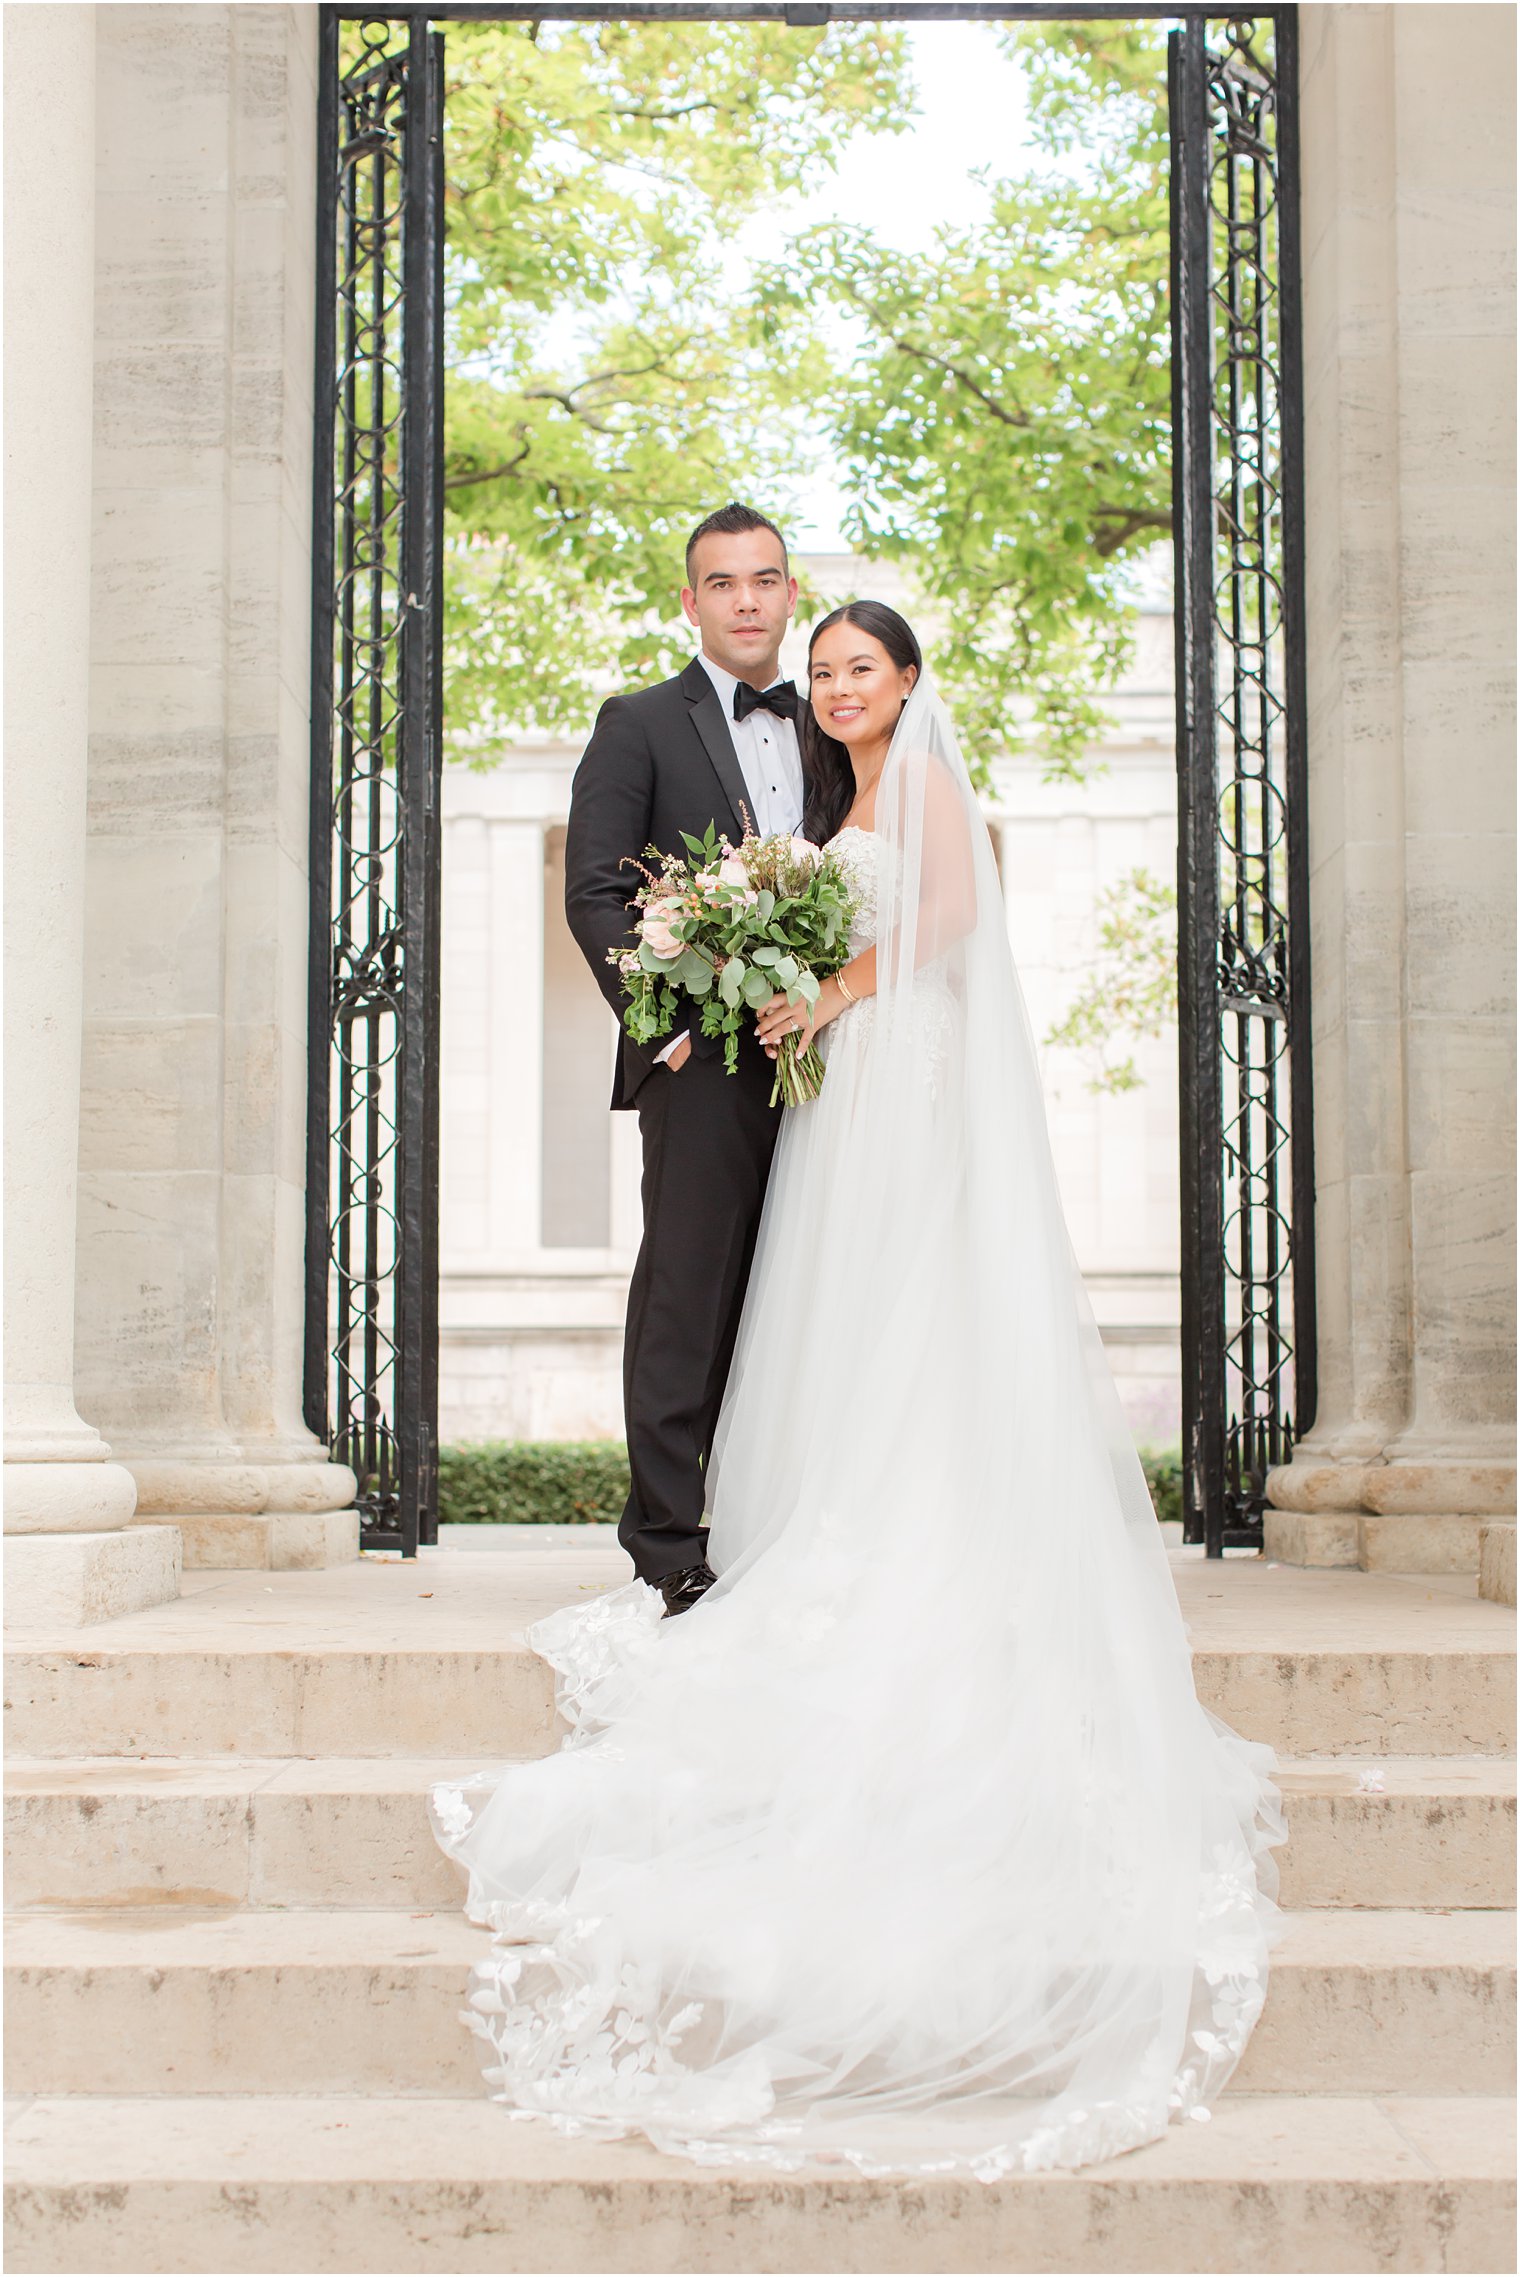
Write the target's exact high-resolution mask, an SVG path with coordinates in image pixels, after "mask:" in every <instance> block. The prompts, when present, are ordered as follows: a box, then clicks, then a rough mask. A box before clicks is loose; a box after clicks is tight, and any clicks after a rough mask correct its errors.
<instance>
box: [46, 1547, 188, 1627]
mask: <svg viewBox="0 0 1520 2277" xmlns="http://www.w3.org/2000/svg"><path fill="white" fill-rule="evenodd" d="M179 1577H180V1539H179V1528H178V1527H177V1526H124V1527H121V1528H119V1529H117V1530H114V1531H113V1532H111V1533H107V1534H83V1533H78V1534H7V1535H6V1537H5V1626H6V1629H7V1631H12V1630H29V1629H57V1628H64V1629H77V1628H86V1627H88V1626H90V1625H91V1624H92V1623H94V1622H97V1621H119V1620H120V1619H121V1617H122V1615H123V1614H125V1613H141V1612H142V1611H144V1609H145V1608H146V1607H147V1606H149V1605H166V1604H168V1603H169V1602H170V1601H171V1599H173V1598H176V1597H178V1595H179Z"/></svg>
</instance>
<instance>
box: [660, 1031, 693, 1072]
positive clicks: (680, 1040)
mask: <svg viewBox="0 0 1520 2277" xmlns="http://www.w3.org/2000/svg"><path fill="white" fill-rule="evenodd" d="M690 1034H691V1030H690V1028H683V1029H682V1030H681V1033H680V1034H679V1035H678V1036H672V1037H671V1039H670V1041H669V1043H668V1044H667V1045H666V1046H665V1049H664V1050H663V1051H660V1052H656V1053H655V1055H654V1064H655V1066H656V1067H663V1066H664V1064H665V1062H666V1060H668V1059H669V1057H670V1055H671V1053H672V1052H673V1051H674V1050H675V1048H676V1046H677V1044H684V1043H685V1041H686V1039H687V1037H688V1036H689V1035H690Z"/></svg>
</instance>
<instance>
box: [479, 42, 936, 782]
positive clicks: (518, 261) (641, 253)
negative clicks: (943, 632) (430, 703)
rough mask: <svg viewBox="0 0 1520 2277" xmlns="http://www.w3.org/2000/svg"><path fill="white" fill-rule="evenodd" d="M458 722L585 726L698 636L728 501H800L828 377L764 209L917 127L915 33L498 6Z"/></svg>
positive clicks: (482, 181) (482, 98) (486, 154)
mask: <svg viewBox="0 0 1520 2277" xmlns="http://www.w3.org/2000/svg"><path fill="white" fill-rule="evenodd" d="M447 57H448V73H449V80H448V87H447V96H446V101H447V120H448V136H447V153H446V166H447V188H446V199H447V214H448V231H449V237H448V295H447V297H448V304H449V313H448V343H447V359H448V365H449V386H448V403H447V415H446V444H445V449H446V473H445V482H446V490H445V508H446V515H447V539H448V577H447V595H446V625H445V638H446V642H447V651H448V673H449V683H448V684H449V725H450V729H451V731H452V732H453V733H455V734H457V735H460V736H462V737H463V738H464V739H465V740H466V742H467V743H468V741H469V740H471V739H472V738H473V737H475V736H477V735H479V734H481V733H487V734H488V733H489V732H490V731H491V730H492V729H499V728H500V727H502V726H504V725H508V724H510V725H512V726H515V727H527V728H536V729H539V730H541V731H545V732H550V733H553V732H556V731H558V732H567V733H569V732H575V731H578V730H580V729H582V728H584V726H585V725H586V724H587V722H588V720H589V717H590V714H591V712H592V711H593V710H594V708H595V692H596V690H597V688H598V687H599V686H600V685H601V684H604V683H605V681H606V679H607V678H609V677H623V678H648V677H651V676H654V675H656V674H658V673H659V672H660V671H662V670H669V669H670V668H671V667H672V665H673V664H674V663H676V662H677V661H679V659H680V658H681V657H682V656H684V655H685V654H686V653H687V643H686V641H685V639H684V638H681V637H679V635H678V634H673V632H672V628H671V624H670V619H671V614H672V608H671V601H672V595H671V582H672V581H671V571H672V566H673V564H675V563H677V562H678V561H679V558H680V549H681V545H682V543H683V542H684V539H685V536H686V533H687V532H688V530H689V529H690V527H691V524H692V523H693V522H694V521H695V520H696V519H698V518H699V516H700V515H701V514H702V513H703V512H704V511H706V510H707V509H708V508H710V507H711V506H712V505H714V504H715V503H721V502H722V501H723V500H724V499H727V498H729V497H731V496H735V495H738V496H741V497H744V498H747V499H753V500H755V501H756V502H757V503H760V504H761V505H769V506H771V507H772V508H773V509H774V510H775V511H776V512H777V513H778V514H784V513H785V512H786V510H787V508H788V506H789V505H791V504H792V503H793V502H794V499H795V493H796V488H797V482H798V470H797V455H798V454H797V451H796V449H795V447H794V426H795V421H796V419H797V418H798V417H799V416H800V413H801V410H802V408H803V407H804V406H805V405H806V404H807V403H809V402H810V401H811V399H812V397H813V395H814V394H815V392H816V391H817V389H818V388H819V387H820V386H822V384H823V383H824V380H825V378H826V373H825V369H824V366H823V363H822V361H821V357H820V354H819V351H818V350H817V348H816V347H815V346H814V345H813V344H812V343H811V342H809V341H808V340H806V339H805V338H798V339H796V340H794V341H793V342H791V343H790V344H789V348H788V352H787V354H786V355H785V356H782V355H781V354H779V353H778V352H777V349H776V346H775V343H774V340H773V338H772V336H771V331H770V327H769V325H768V322H767V318H766V313H765V311H764V309H763V307H761V306H758V305H757V304H756V302H755V301H754V299H753V298H752V297H751V295H750V293H749V291H748V273H747V264H746V263H745V261H744V260H743V258H742V256H741V255H740V254H739V253H738V252H737V250H736V238H737V234H738V232H739V230H740V229H741V227H742V224H743V223H744V221H745V219H746V218H747V217H748V216H749V215H750V214H751V213H753V212H754V211H755V210H756V209H757V208H759V207H761V206H763V205H764V204H765V203H766V202H767V201H770V200H773V199H775V198H777V197H780V196H783V195H785V194H786V193H788V192H790V191H792V190H794V189H797V188H799V187H803V186H805V185H806V184H807V183H808V182H809V181H810V180H812V179H815V178H816V176H817V174H818V173H819V172H820V170H822V169H825V168H827V167H829V166H831V165H832V164H834V163H835V162H836V160H837V154H838V151H839V149H840V147H841V146H842V144H843V142H844V141H845V140H846V139H847V138H848V137H849V136H850V135H851V134H853V133H856V132H859V131H870V132H882V131H891V130H893V129H895V128H898V127H900V126H901V125H902V124H903V123H904V122H905V119H906V116H907V102H908V88H907V83H906V76H905V69H904V63H903V56H902V42H901V37H900V35H898V34H895V33H889V32H885V31H882V30H881V29H879V28H877V27H873V26H859V25H830V26H828V27H826V28H824V29H822V30H819V31H794V30H788V29H785V28H783V27H780V26H769V25H755V24H743V23H722V22H716V23H701V24H689V25H688V24H679V23H658V24H649V23H643V24H640V23H630V22H627V21H620V22H614V23H600V24H577V25H554V26H550V25H546V24H522V25H517V24H484V23H464V24H459V25H456V26H453V27H451V29H450V33H449V42H448V49H447Z"/></svg>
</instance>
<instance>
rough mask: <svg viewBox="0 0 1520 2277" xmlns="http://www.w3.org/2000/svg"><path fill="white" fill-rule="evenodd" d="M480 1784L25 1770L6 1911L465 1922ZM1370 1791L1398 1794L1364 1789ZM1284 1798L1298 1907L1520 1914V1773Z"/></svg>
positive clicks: (280, 1771) (1287, 1893) (1481, 1772)
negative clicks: (470, 1800)
mask: <svg viewBox="0 0 1520 2277" xmlns="http://www.w3.org/2000/svg"><path fill="white" fill-rule="evenodd" d="M481 1768H483V1766H482V1764H481V1762H480V1759H479V1758H470V1759H463V1760H459V1761H447V1760H440V1759H438V1758H436V1757H416V1756H413V1757H400V1756H392V1757H373V1756H350V1757H341V1758H340V1757H329V1758H326V1759H324V1760H322V1761H317V1762H313V1761H311V1760H309V1759H306V1758H294V1759H292V1758H286V1759H283V1760H281V1759H276V1760H272V1761H271V1760H249V1759H248V1758H245V1757H238V1756H226V1757H218V1758H209V1759H208V1758H189V1759H186V1758H184V1757H164V1756H161V1757H157V1758H150V1759H148V1760H146V1761H138V1760H136V1759H131V1760H124V1759H123V1758H122V1757H120V1756H101V1757H96V1758H93V1759H90V1760H70V1759H67V1758H42V1759H40V1760H33V1761H30V1762H24V1761H21V1760H19V1759H17V1760H12V1762H11V1763H10V1764H9V1765H8V1766H7V1769H6V1802H5V1811H6V1822H5V1823H6V1831H5V1854H6V1896H7V1902H8V1904H9V1905H10V1906H11V1907H12V1908H15V1909H21V1908H30V1907H46V1908H83V1909H86V1910H88V1909H93V1908H98V1907H102V1906H145V1905H177V1906H195V1907H207V1906H232V1905H250V1906H353V1907H361V1908H375V1907H382V1906H450V1905H452V1904H454V1903H455V1902H456V1901H457V1898H458V1894H459V1888H460V1881H459V1876H458V1872H457V1869H456V1868H455V1867H454V1866H453V1865H452V1864H451V1863H450V1861H449V1860H448V1859H447V1858H445V1857H444V1855H443V1853H442V1852H441V1851H440V1850H439V1848H438V1846H437V1844H436V1843H435V1842H434V1840H433V1837H432V1834H431V1832H430V1831H429V1828H428V1822H427V1812H426V1807H425V1804H424V1800H423V1797H424V1793H425V1790H426V1788H427V1787H428V1786H429V1785H430V1784H431V1782H432V1781H434V1780H437V1779H447V1778H459V1777H463V1776H464V1775H466V1774H467V1773H469V1772H470V1771H473V1770H478V1769H481ZM1367 1780H1375V1781H1380V1782H1381V1787H1382V1791H1381V1792H1371V1793H1369V1792H1364V1791H1362V1787H1363V1783H1364V1782H1365V1781H1367ZM1279 1785H1280V1787H1281V1790H1282V1795H1283V1803H1284V1808H1285V1810H1286V1814H1287V1820H1288V1829H1289V1840H1288V1842H1287V1844H1286V1845H1285V1846H1284V1847H1282V1848H1280V1849H1279V1850H1278V1851H1277V1852H1276V1853H1275V1855H1276V1857H1277V1860H1278V1864H1279V1868H1280V1871H1281V1875H1282V1887H1281V1898H1282V1902H1283V1904H1284V1905H1285V1906H1291V1907H1304V1906H1337V1905H1339V1906H1403V1907H1422V1906H1436V1907H1447V1906H1512V1905H1513V1904H1514V1902H1515V1766H1514V1764H1513V1763H1512V1762H1504V1761H1500V1760H1498V1759H1496V1758H1494V1757H1485V1756H1477V1757H1460V1756H1424V1757H1397V1756H1386V1757H1379V1758H1366V1759H1363V1760H1361V1761H1353V1760H1349V1759H1344V1758H1343V1759H1341V1760H1338V1761H1316V1760H1312V1759H1290V1760H1287V1761H1284V1762H1282V1763H1280V1765H1279Z"/></svg>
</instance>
